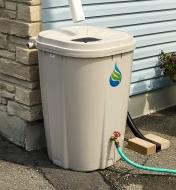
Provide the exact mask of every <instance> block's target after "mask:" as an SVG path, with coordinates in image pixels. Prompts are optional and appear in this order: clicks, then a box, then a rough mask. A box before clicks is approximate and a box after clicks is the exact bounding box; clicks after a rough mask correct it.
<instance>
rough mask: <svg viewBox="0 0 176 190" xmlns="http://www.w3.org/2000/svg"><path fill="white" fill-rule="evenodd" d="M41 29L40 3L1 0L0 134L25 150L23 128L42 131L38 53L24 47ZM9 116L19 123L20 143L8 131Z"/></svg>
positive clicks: (34, 0)
mask: <svg viewBox="0 0 176 190" xmlns="http://www.w3.org/2000/svg"><path fill="white" fill-rule="evenodd" d="M40 30H41V5H40V0H0V112H4V113H2V115H4V114H5V115H6V118H5V120H4V122H2V121H1V122H2V123H3V126H1V125H2V124H0V132H1V133H3V135H5V136H7V137H8V138H9V139H10V140H12V141H13V142H16V143H17V144H19V145H22V146H24V147H25V148H26V141H27V140H26V137H27V136H28V134H26V131H27V130H26V128H28V127H29V126H32V127H31V129H32V128H34V127H33V126H35V129H34V131H35V133H36V128H38V131H40V130H43V129H40V128H42V127H41V124H42V121H41V119H42V106H41V97H40V89H39V74H38V56H37V50H36V49H32V50H29V49H27V48H26V43H27V42H28V40H29V38H30V37H32V36H36V35H37V34H38V33H39V31H40ZM2 117H3V116H2ZM12 117H13V119H14V121H15V119H16V120H18V121H19V120H20V121H21V125H22V127H21V128H22V129H21V130H22V131H23V134H22V135H23V138H22V139H21V140H18V139H16V137H15V136H13V134H11V133H10V131H9V129H8V127H9V128H13V126H9V125H10V124H9V121H10V120H11V119H12ZM1 119H2V118H1ZM8 120H9V121H8ZM39 121H40V122H39ZM24 123H25V124H24ZM4 125H6V126H4ZM19 125H20V124H19ZM19 125H18V130H19ZM24 126H25V127H24ZM1 129H3V130H1ZM5 129H6V130H7V131H8V132H6V130H5ZM13 133H14V132H13ZM30 133H31V134H32V132H30ZM41 133H42V132H41ZM35 135H36V134H34V136H35ZM40 138H41V137H40V132H39V133H38V136H37V137H35V140H36V142H37V143H38V142H39V141H40ZM18 141H19V142H18ZM23 141H24V142H23ZM30 141H31V139H30ZM32 144H33V147H31V148H30V147H29V148H28V149H34V148H35V147H38V145H37V144H36V145H34V144H35V143H34V142H32Z"/></svg>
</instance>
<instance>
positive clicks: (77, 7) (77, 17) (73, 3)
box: [68, 0, 85, 22]
mask: <svg viewBox="0 0 176 190" xmlns="http://www.w3.org/2000/svg"><path fill="white" fill-rule="evenodd" d="M68 2H69V5H70V9H71V14H72V19H73V21H74V22H80V21H84V20H85V15H84V11H83V7H82V2H81V0H68Z"/></svg>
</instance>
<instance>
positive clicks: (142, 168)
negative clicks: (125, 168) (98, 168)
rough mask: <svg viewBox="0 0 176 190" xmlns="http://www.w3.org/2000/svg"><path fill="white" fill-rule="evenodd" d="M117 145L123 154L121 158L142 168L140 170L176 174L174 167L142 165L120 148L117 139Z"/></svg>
mask: <svg viewBox="0 0 176 190" xmlns="http://www.w3.org/2000/svg"><path fill="white" fill-rule="evenodd" d="M115 146H116V149H117V152H118V153H119V155H120V156H121V158H122V159H123V160H124V161H125V162H126V163H128V164H129V165H131V166H133V167H135V168H137V169H140V170H146V171H151V172H159V173H167V174H175V175H176V170H172V169H165V168H155V167H149V166H143V165H140V164H138V163H136V162H133V161H131V160H130V159H129V158H128V157H127V156H126V155H125V154H124V153H123V151H122V149H121V148H120V146H119V144H118V142H116V141H115Z"/></svg>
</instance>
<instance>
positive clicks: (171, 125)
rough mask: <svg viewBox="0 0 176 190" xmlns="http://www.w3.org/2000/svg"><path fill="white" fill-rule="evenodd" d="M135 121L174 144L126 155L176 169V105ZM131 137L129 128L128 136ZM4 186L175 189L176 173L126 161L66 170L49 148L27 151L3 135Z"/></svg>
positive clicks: (23, 189)
mask: <svg viewBox="0 0 176 190" xmlns="http://www.w3.org/2000/svg"><path fill="white" fill-rule="evenodd" d="M135 123H136V125H137V126H138V127H139V128H140V129H141V130H142V131H143V133H144V134H147V133H154V134H157V135H160V136H162V137H164V138H166V139H170V141H171V147H170V148H169V149H168V150H164V151H162V152H160V153H158V154H154V155H152V156H142V155H140V154H138V153H135V152H133V151H130V150H129V149H127V148H124V151H125V153H126V155H127V156H128V157H129V158H130V159H132V160H134V161H136V162H139V163H141V164H143V165H148V166H155V167H166V168H172V169H174V168H175V169H176V107H173V108H170V109H167V110H164V111H161V112H157V113H155V114H152V115H148V116H144V117H141V118H138V119H136V120H135ZM131 137H133V135H132V134H131V132H130V131H129V129H127V130H126V138H127V139H128V138H131ZM29 171H30V172H29ZM24 184H25V185H24ZM0 189H1V190H7V189H8V190H11V189H13V190H17V189H18V190H30V189H31V190H40V189H41V190H45V189H47V190H53V189H56V190H67V189H68V190H89V189H90V190H109V189H112V190H113V189H114V190H121V189H126V190H160V189H161V190H175V189H176V177H175V176H172V175H163V174H162V175H160V174H153V173H150V172H144V171H139V170H136V169H134V168H132V167H130V166H128V165H126V164H125V163H124V162H122V161H119V162H117V164H116V165H115V166H112V167H110V168H107V169H106V170H103V171H95V172H90V173H82V172H74V171H69V170H63V169H61V168H59V167H57V166H55V165H53V164H52V163H51V162H50V161H49V159H48V156H47V151H46V149H43V150H40V151H33V152H26V151H24V150H23V149H21V148H20V147H17V146H15V145H13V144H12V143H10V142H9V141H7V140H6V139H4V138H3V137H0Z"/></svg>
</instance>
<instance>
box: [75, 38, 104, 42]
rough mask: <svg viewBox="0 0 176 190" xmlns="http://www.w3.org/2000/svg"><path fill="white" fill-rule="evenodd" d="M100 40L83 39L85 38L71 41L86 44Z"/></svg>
mask: <svg viewBox="0 0 176 190" xmlns="http://www.w3.org/2000/svg"><path fill="white" fill-rule="evenodd" d="M100 40H101V39H98V38H93V37H85V38H77V39H73V40H72V41H74V42H83V43H88V42H96V41H100Z"/></svg>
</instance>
